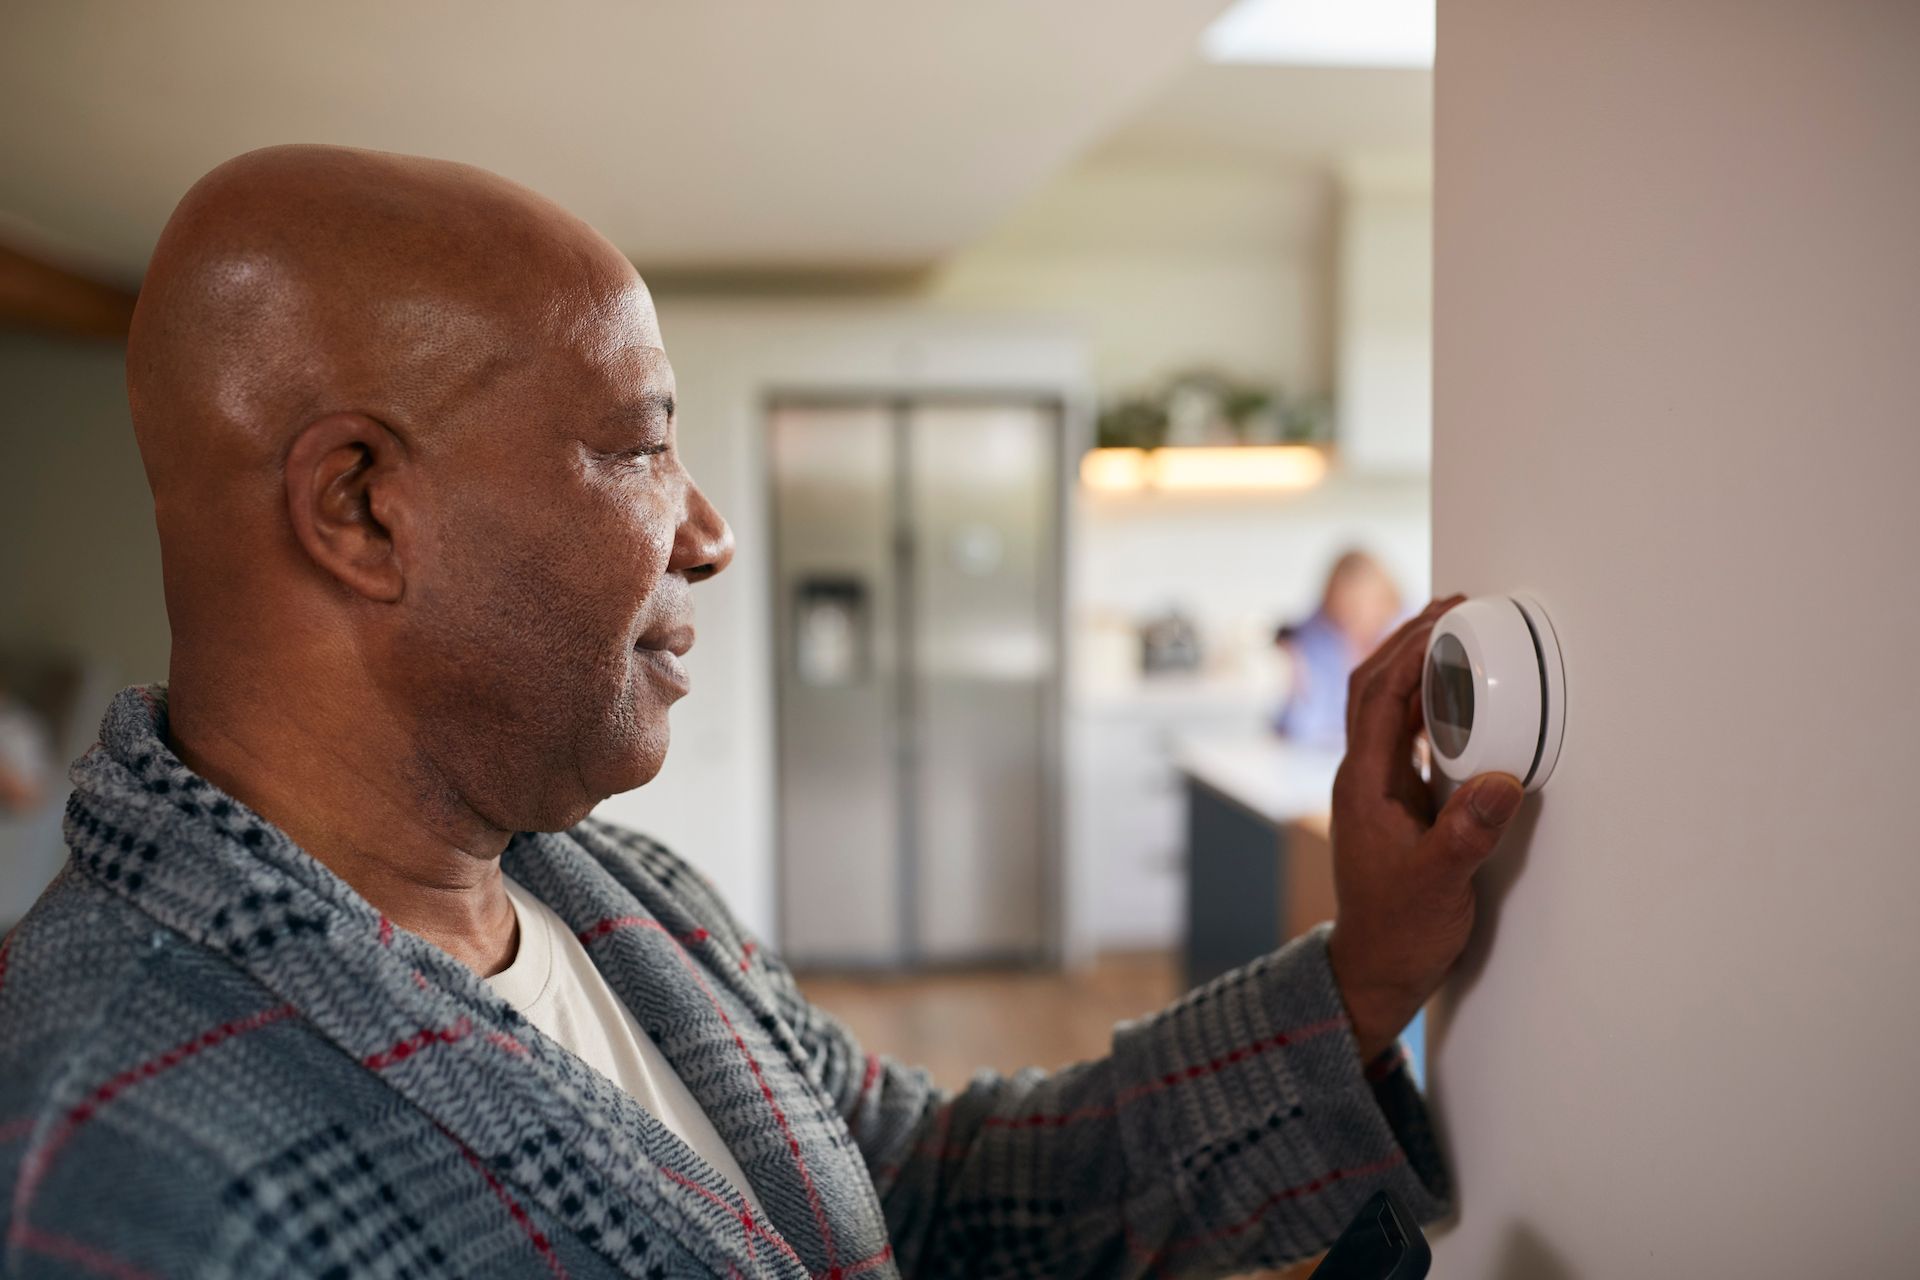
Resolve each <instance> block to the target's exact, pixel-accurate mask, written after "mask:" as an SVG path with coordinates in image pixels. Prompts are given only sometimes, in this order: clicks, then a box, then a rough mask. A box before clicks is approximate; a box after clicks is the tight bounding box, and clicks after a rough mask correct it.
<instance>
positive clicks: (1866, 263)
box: [1432, 0, 1920, 1280]
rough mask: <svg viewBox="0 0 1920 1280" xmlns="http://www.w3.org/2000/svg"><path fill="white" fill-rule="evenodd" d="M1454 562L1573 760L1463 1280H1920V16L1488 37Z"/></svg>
mask: <svg viewBox="0 0 1920 1280" xmlns="http://www.w3.org/2000/svg"><path fill="white" fill-rule="evenodd" d="M1439 36H1440V40H1439V47H1440V64H1439V70H1438V117H1437V118H1438V145H1437V152H1436V168H1437V187H1436V190H1437V195H1438V210H1437V216H1438V222H1437V245H1438V250H1437V266H1438V277H1437V317H1436V335H1437V343H1436V351H1435V361H1436V385H1435V412H1436V423H1435V426H1436V438H1435V452H1434V565H1435V574H1434V579H1435V583H1436V585H1437V586H1438V587H1440V588H1441V589H1449V590H1450V589H1460V590H1465V591H1469V592H1494V591H1505V590H1509V589H1514V588H1530V589H1533V590H1535V591H1537V592H1538V593H1539V595H1540V596H1541V597H1542V599H1543V600H1544V601H1545V602H1546V604H1547V606H1548V607H1549V609H1550V610H1551V612H1552V615H1553V621H1554V623H1555V626H1556V629H1557V630H1558V632H1559V635H1560V639H1561V642H1562V644H1563V646H1564V651H1565V658H1566V675H1567V685H1568V717H1567V726H1566V740H1565V751H1564V754H1563V755H1562V756H1561V758H1560V763H1559V768H1558V771H1557V772H1556V774H1555V775H1554V778H1553V780H1552V782H1551V783H1550V784H1549V786H1548V787H1547V789H1546V791H1545V793H1544V794H1543V795H1542V796H1541V797H1539V798H1538V799H1537V800H1536V801H1535V802H1533V803H1531V804H1530V805H1529V806H1528V809H1527V810H1526V811H1525V813H1524V815H1523V819H1522V822H1521V824H1520V826H1521V830H1520V831H1519V832H1517V833H1516V836H1515V837H1510V838H1509V845H1508V847H1507V848H1505V850H1504V851H1503V852H1502V853H1501V854H1500V855H1499V857H1498V859H1497V861H1496V862H1495V863H1494V864H1493V865H1492V866H1491V867H1490V869H1489V871H1488V872H1487V873H1486V875H1485V877H1484V891H1485V892H1484V896H1483V902H1484V904H1485V905H1484V917H1483V920H1482V922H1481V928H1480V933H1479V937H1478V940H1477V942H1476V944H1475V950H1474V952H1473V956H1472V962H1471V964H1470V966H1469V971H1468V973H1467V974H1466V976H1465V977H1463V978H1462V979H1461V980H1460V981H1459V982H1457V983H1456V985H1455V986H1454V988H1453V990H1452V993H1451V998H1450V1002H1449V1007H1448V1008H1447V1009H1446V1010H1445V1011H1444V1012H1443V1016H1440V1017H1438V1018H1437V1019H1436V1020H1435V1026H1434V1044H1435V1052H1434V1054H1433V1059H1432V1061H1433V1073H1434V1078H1435V1081H1436V1084H1437V1099H1438V1103H1439V1107H1440V1111H1441V1114H1442V1115H1443V1117H1444V1121H1445V1124H1446V1127H1447V1129H1448V1130H1449V1134H1450V1148H1451V1151H1452V1156H1453V1161H1454V1165H1455V1168H1456V1169H1457V1171H1458V1175H1459V1184H1460V1203H1461V1209H1462V1216H1461V1219H1460V1222H1459V1225H1458V1227H1457V1229H1456V1230H1454V1231H1453V1232H1452V1234H1451V1235H1450V1236H1448V1237H1447V1238H1446V1239H1444V1240H1443V1241H1442V1242H1441V1243H1440V1244H1439V1246H1438V1249H1437V1257H1436V1263H1435V1273H1436V1274H1439V1275H1450V1276H1492V1277H1515V1278H1517V1277H1529V1278H1531V1277H1544V1278H1545V1280H1558V1278H1561V1277H1593V1278H1596V1280H1597V1278H1601V1277H1609V1278H1610V1277H1615V1276H1707V1275H1712V1276H1723V1275H1742V1276H1779V1277H1805V1276H1813V1275H1873V1276H1889V1275H1911V1274H1914V1271H1915V1268H1916V1265H1920V1264H1916V1261H1915V1260H1916V1258H1920V1214H1916V1213H1915V1212H1914V1207H1913V1203H1912V1201H1913V1191H1914V1187H1915V1176H1914V1159H1915V1152H1916V1151H1920V1106H1916V1105H1915V1104H1914V1101H1913V1090H1914V1081H1915V1079H1916V1077H1917V1076H1920V999H1916V992H1915V982H1916V980H1920V928H1916V927H1915V923H1914V903H1915V901H1916V899H1920V836H1916V834H1915V816H1914V815H1915V810H1914V805H1913V801H1912V793H1913V790H1914V786H1915V779H1916V777H1920V733H1917V732H1916V728H1915V712H1916V710H1920V673H1917V671H1916V665H1915V662H1914V657H1913V654H1914V650H1915V640H1914V637H1915V636H1916V635H1920V591H1917V590H1916V586H1915V583H1916V573H1915V568H1914V555H1915V551H1916V549H1920V502H1916V496H1915V485H1916V482H1917V481H1920V431H1916V428H1915V421H1916V405H1920V360H1916V359H1915V338H1916V335H1920V145H1916V141H1915V140H1916V137H1920V6H1914V5H1912V4H1905V3H1870V2H1868V0H1847V2H1845V3H1830V4H1820V5H1814V4H1806V3H1789V2H1787V0H1764V2H1761V0H1756V2H1752V3H1746V4H1740V5H1731V4H1720V5H1714V4H1705V3H1681V4H1675V3H1671V2H1670V0H1611V2H1610V3H1608V4H1605V5H1599V4H1589V5H1577V6H1566V5H1552V6H1544V5H1538V4H1533V3H1527V2H1526V0H1449V3H1447V4H1445V5H1442V6H1441V10H1440V33H1439Z"/></svg>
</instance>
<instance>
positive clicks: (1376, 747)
mask: <svg viewBox="0 0 1920 1280" xmlns="http://www.w3.org/2000/svg"><path fill="white" fill-rule="evenodd" d="M1463 598H1464V597H1461V596H1453V597H1451V598H1449V599H1446V600H1436V601H1434V602H1433V603H1432V604H1430V605H1428V606H1427V607H1426V610H1425V612H1423V613H1421V615H1420V616H1419V617H1417V618H1415V619H1414V620H1413V621H1411V622H1409V623H1407V624H1406V625H1405V626H1403V627H1401V628H1400V629H1399V630H1398V631H1396V632H1394V634H1393V635H1392V636H1391V637H1390V638H1388V640H1387V641H1386V642H1385V643H1384V644H1382V645H1381V646H1380V648H1379V649H1378V650H1377V651H1375V653H1374V655H1373V656H1372V657H1370V658H1368V659H1367V660H1366V662H1364V663H1362V664H1361V665H1360V667H1359V668H1358V669H1357V670H1356V671H1355V672H1354V673H1353V680H1352V683H1351V684H1350V685H1349V687H1348V694H1347V757H1346V759H1345V760H1344V761H1342V762H1341V764H1340V772H1339V775H1338V776H1337V777H1336V778H1335V779H1334V783H1333V880H1334V889H1335V893H1336V895H1337V897H1338V899H1339V914H1338V918H1337V919H1336V920H1335V922H1334V928H1333V936H1332V938H1331V939H1330V940H1329V941H1328V943H1327V955H1328V959H1329V960H1330V961H1331V962H1332V965H1333V977H1334V981H1335V982H1336V983H1337V984H1338V985H1339V987H1340V997H1341V999H1342V1000H1344V1001H1345V1002H1346V1006H1347V1016H1348V1017H1349V1018H1350V1019H1351V1020H1352V1022H1353V1033H1354V1036H1355V1038H1356V1039H1358V1040H1359V1042H1360V1055H1361V1060H1362V1061H1363V1062H1372V1061H1373V1060H1374V1058H1375V1057H1377V1056H1378V1055H1379V1054H1381V1053H1382V1052H1384V1051H1385V1050H1386V1049H1388V1048H1389V1047H1391V1046H1392V1044H1393V1043H1394V1041H1395V1040H1396V1039H1397V1038H1398V1037H1399V1035H1400V1031H1401V1029H1402V1028H1404V1027H1405V1026H1406V1025H1407V1023H1409V1022H1411V1021H1412V1020H1413V1016H1414V1015H1415V1014H1416V1013H1418V1012H1419V1011H1420V1006H1421V1005H1423V1004H1425V1003H1426V1002H1427V999H1428V997H1430V996H1431V995H1432V994H1433V993H1434V992H1435V991H1437V990H1438V989H1439V987H1440V983H1441V981H1442V980H1443V979H1444V978H1445V977H1446V976H1447V971H1448V970H1449V969H1451V968H1452V967H1453V963H1454V961H1455V960H1457V959H1459V958H1460V952H1461V950H1462V949H1464V948H1465V947H1466V945H1467V936H1468V934H1469V933H1471V932H1472V930H1473V911H1474V893H1473V873H1474V871H1475V870H1476V869H1477V868H1478V867H1479V866H1480V864H1481V863H1482V862H1484V861H1485V860H1486V858H1487V855H1488V854H1490V853H1492V852H1493V847H1494V845H1495V844H1496V843H1498V842H1499V839H1500V833H1501V831H1503V830H1504V829H1505V828H1506V825H1507V824H1508V823H1509V822H1511V821H1512V820H1513V815H1514V813H1515V812H1516V811H1517V810H1518V809H1519V807H1520V801H1521V799H1522V794H1523V793H1522V792H1521V789H1520V783H1519V781H1518V780H1517V779H1515V778H1512V777H1510V776H1508V775H1507V774H1504V773H1490V774H1483V775H1482V776H1480V777H1478V778H1475V779H1473V780H1472V781H1471V782H1468V783H1466V784H1465V785H1464V786H1462V787H1461V788H1460V789H1459V790H1458V791H1456V792H1455V793H1454V794H1453V796H1452V798H1450V799H1449V800H1448V801H1447V805H1446V808H1444V809H1442V810H1441V811H1440V813H1439V815H1438V816H1437V817H1436V816H1435V814H1434V811H1433V798H1432V796H1431V794H1430V793H1429V792H1428V790H1427V785H1426V784H1425V783H1424V782H1422V781H1421V780H1420V775H1419V774H1418V773H1417V772H1416V771H1415V770H1414V765H1413V744H1414V739H1415V737H1416V736H1417V735H1418V734H1419V732H1420V730H1421V728H1422V727H1423V720H1422V712H1421V706H1420V672H1421V668H1422V666H1423V665H1424V663H1425V661H1426V653H1427V635H1428V633H1429V632H1431V631H1432V630H1433V624H1434V622H1435V621H1436V620H1437V619H1438V618H1439V617H1440V615H1441V614H1443V613H1445V612H1446V611H1447V610H1448V609H1451V608H1452V607H1453V606H1454V605H1456V604H1458V603H1460V601H1461V600H1462V599H1463Z"/></svg>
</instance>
